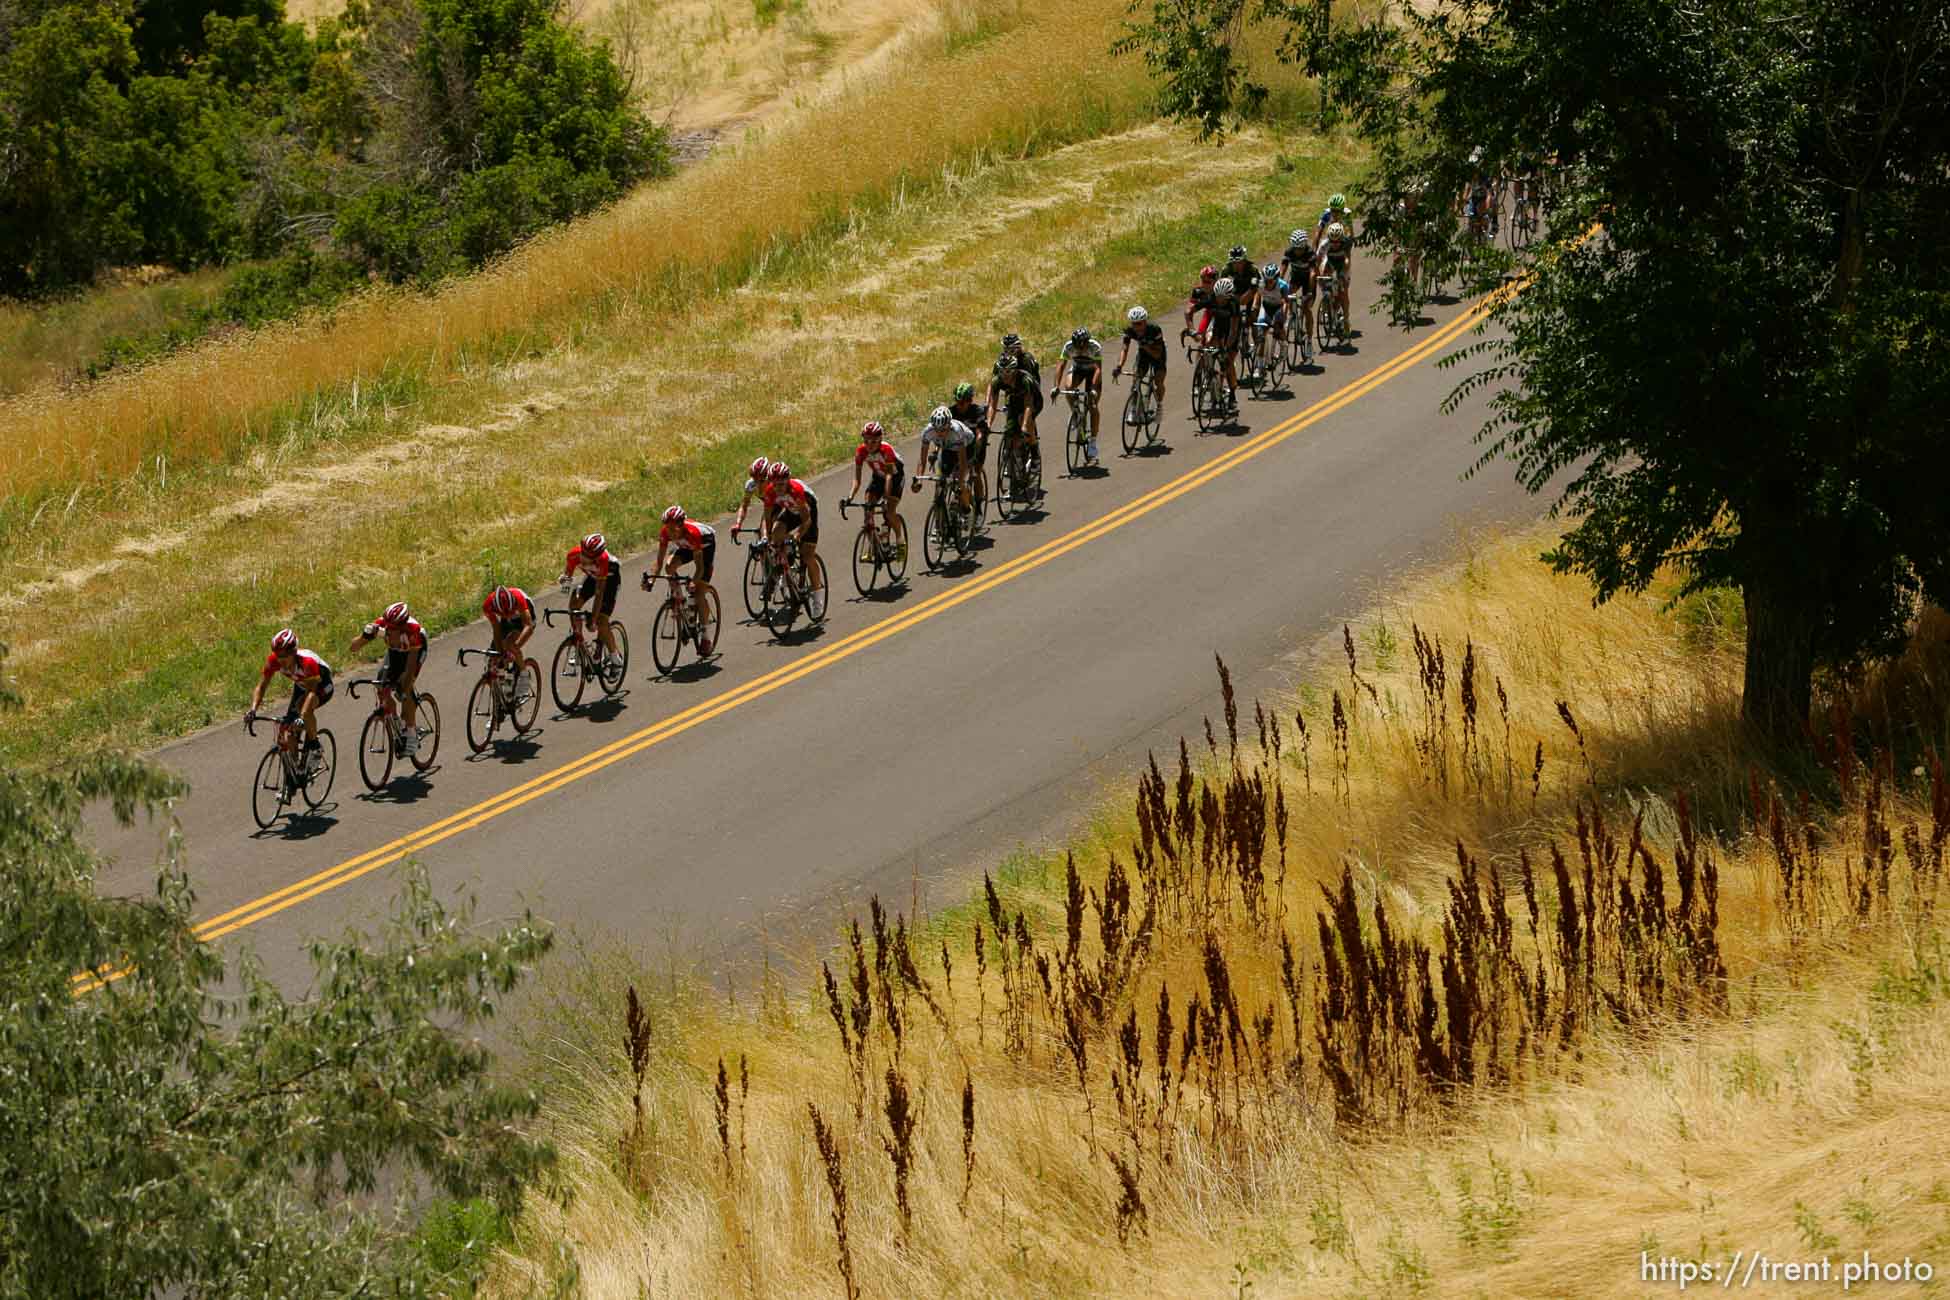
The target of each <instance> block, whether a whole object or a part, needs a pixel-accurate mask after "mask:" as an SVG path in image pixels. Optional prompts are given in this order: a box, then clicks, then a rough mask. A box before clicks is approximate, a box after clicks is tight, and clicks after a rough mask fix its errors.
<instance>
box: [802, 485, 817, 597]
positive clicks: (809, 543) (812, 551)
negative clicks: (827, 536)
mask: <svg viewBox="0 0 1950 1300" xmlns="http://www.w3.org/2000/svg"><path fill="white" fill-rule="evenodd" d="M799 554H800V556H801V557H803V559H804V560H805V565H806V577H807V580H808V581H810V580H811V578H812V574H813V561H814V560H817V559H818V558H819V503H818V502H814V503H813V504H812V508H811V509H810V510H808V511H807V515H806V521H805V524H804V526H803V527H802V529H801V531H800V533H799Z"/></svg>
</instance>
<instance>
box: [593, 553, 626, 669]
mask: <svg viewBox="0 0 1950 1300" xmlns="http://www.w3.org/2000/svg"><path fill="white" fill-rule="evenodd" d="M612 563H614V562H613V561H612ZM622 586H623V568H622V566H621V565H616V566H615V567H614V568H613V569H612V570H611V572H610V575H609V577H607V578H606V579H604V580H603V591H602V597H601V599H599V600H598V601H597V602H596V630H597V632H598V634H599V635H600V636H601V637H602V641H603V649H605V650H607V651H609V652H610V653H611V654H612V655H615V654H621V653H622V652H621V651H620V650H618V649H617V647H616V632H615V629H613V628H611V627H610V625H609V618H610V615H612V614H614V613H615V612H616V595H617V592H618V591H620V590H621V589H622Z"/></svg>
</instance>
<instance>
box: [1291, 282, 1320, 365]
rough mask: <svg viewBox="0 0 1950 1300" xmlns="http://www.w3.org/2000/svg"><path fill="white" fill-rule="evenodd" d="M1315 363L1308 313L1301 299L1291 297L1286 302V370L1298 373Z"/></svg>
mask: <svg viewBox="0 0 1950 1300" xmlns="http://www.w3.org/2000/svg"><path fill="white" fill-rule="evenodd" d="M1313 363H1314V345H1313V340H1312V339H1311V338H1309V337H1308V334H1307V314H1306V312H1305V311H1304V310H1303V309H1302V308H1301V306H1300V299H1298V298H1289V299H1288V300H1287V304H1286V372H1287V373H1288V374H1289V375H1297V374H1299V373H1300V372H1301V371H1302V370H1305V369H1306V368H1307V367H1308V366H1311V365H1312V364H1313Z"/></svg>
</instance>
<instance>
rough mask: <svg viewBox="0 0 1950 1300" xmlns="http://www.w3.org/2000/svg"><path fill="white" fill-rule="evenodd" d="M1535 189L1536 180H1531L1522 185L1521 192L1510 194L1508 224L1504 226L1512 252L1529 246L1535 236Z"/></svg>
mask: <svg viewBox="0 0 1950 1300" xmlns="http://www.w3.org/2000/svg"><path fill="white" fill-rule="evenodd" d="M1536 190H1537V182H1536V181H1535V180H1531V181H1528V182H1526V183H1524V184H1523V185H1522V187H1521V193H1518V194H1514V195H1513V196H1512V207H1511V211H1510V224H1509V225H1508V226H1506V227H1505V230H1506V231H1507V232H1508V239H1509V242H1510V251H1511V252H1513V253H1521V252H1522V251H1523V250H1524V249H1526V248H1528V247H1530V244H1531V241H1533V240H1534V239H1536V238H1537V193H1536Z"/></svg>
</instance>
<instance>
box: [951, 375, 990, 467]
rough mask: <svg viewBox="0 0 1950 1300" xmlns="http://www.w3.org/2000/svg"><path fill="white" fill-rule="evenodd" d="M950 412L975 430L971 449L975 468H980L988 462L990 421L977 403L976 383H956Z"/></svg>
mask: <svg viewBox="0 0 1950 1300" xmlns="http://www.w3.org/2000/svg"><path fill="white" fill-rule="evenodd" d="M948 414H950V415H952V416H954V417H955V418H956V419H957V420H960V421H961V422H962V423H963V424H965V425H967V426H968V427H969V428H971V429H973V430H974V431H975V446H974V447H973V448H972V449H971V451H970V456H971V457H972V458H973V460H974V462H975V468H976V469H980V468H982V467H983V466H984V465H986V464H988V461H989V433H990V429H989V422H988V418H987V416H986V415H985V414H984V413H983V411H982V408H981V407H979V406H977V405H975V385H973V384H970V383H960V384H956V385H955V400H954V401H952V402H950V403H948Z"/></svg>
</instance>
